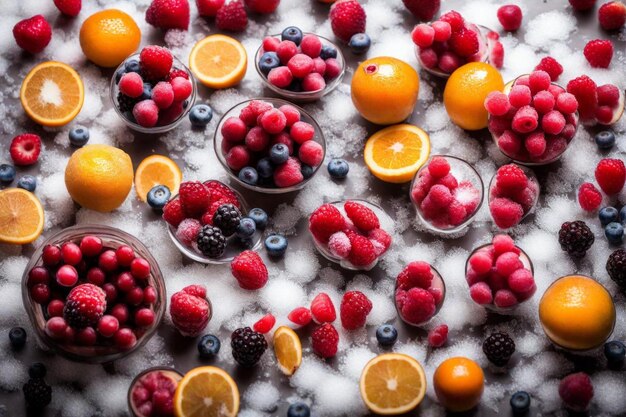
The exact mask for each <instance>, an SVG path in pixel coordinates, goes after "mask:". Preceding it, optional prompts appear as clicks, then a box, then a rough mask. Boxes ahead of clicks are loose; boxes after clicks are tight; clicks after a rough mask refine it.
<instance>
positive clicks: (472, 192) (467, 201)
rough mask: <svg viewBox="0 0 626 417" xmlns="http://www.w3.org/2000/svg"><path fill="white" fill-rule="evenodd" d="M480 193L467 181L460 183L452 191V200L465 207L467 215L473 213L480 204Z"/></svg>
mask: <svg viewBox="0 0 626 417" xmlns="http://www.w3.org/2000/svg"><path fill="white" fill-rule="evenodd" d="M480 198H481V192H480V191H478V189H477V188H476V187H474V184H472V183H471V182H469V181H461V183H459V186H458V187H457V188H456V189H455V190H454V199H455V200H456V201H458V202H459V203H461V204H462V205H463V207H465V211H466V212H467V213H469V214H472V213H474V211H476V209H477V208H478V204H479V203H480Z"/></svg>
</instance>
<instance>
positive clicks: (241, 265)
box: [230, 250, 269, 290]
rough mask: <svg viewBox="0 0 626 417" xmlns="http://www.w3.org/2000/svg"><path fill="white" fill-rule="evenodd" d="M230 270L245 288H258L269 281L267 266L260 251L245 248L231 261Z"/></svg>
mask: <svg viewBox="0 0 626 417" xmlns="http://www.w3.org/2000/svg"><path fill="white" fill-rule="evenodd" d="M230 272H232V274H233V276H234V277H235V279H236V280H237V282H238V283H239V286H240V287H241V288H243V289H244V290H258V289H260V288H263V287H264V286H265V284H266V283H267V279H268V276H269V275H268V272H267V267H266V266H265V264H264V263H263V260H262V259H261V257H260V256H259V254H258V253H256V252H254V251H251V250H245V251H243V252H241V253H240V254H239V255H237V256H236V257H235V258H234V259H233V260H232V262H231V263H230Z"/></svg>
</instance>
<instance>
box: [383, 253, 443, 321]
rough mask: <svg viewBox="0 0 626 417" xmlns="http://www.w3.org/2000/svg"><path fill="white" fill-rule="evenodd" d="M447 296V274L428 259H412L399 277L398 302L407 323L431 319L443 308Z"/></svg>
mask: <svg viewBox="0 0 626 417" xmlns="http://www.w3.org/2000/svg"><path fill="white" fill-rule="evenodd" d="M445 298H446V285H445V283H444V281H443V278H442V277H441V275H440V274H439V272H438V271H437V270H436V269H435V268H433V267H432V266H431V265H430V264H428V263H427V262H423V261H414V262H410V263H409V264H408V265H407V266H406V267H405V268H404V269H403V270H402V271H401V272H400V274H398V276H397V277H396V286H395V293H394V303H395V305H396V310H397V311H398V316H399V317H400V318H401V319H402V321H404V322H405V323H406V324H409V325H411V326H423V325H424V324H426V323H428V322H429V321H430V320H431V319H432V318H433V317H435V315H436V314H437V313H438V312H439V310H441V306H442V305H443V301H444V299H445Z"/></svg>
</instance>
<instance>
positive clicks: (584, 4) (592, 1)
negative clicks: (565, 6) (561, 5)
mask: <svg viewBox="0 0 626 417" xmlns="http://www.w3.org/2000/svg"><path fill="white" fill-rule="evenodd" d="M569 4H571V5H572V8H573V9H574V10H576V11H579V12H584V11H587V10H590V9H592V8H593V6H595V5H596V0H569Z"/></svg>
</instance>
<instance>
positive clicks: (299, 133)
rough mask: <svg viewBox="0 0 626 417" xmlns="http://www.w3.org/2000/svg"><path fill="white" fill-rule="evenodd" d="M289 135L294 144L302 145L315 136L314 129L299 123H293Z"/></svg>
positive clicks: (308, 124)
mask: <svg viewBox="0 0 626 417" xmlns="http://www.w3.org/2000/svg"><path fill="white" fill-rule="evenodd" d="M289 134H291V138H292V139H293V140H294V141H295V142H296V143H298V144H299V145H302V144H303V143H304V142H306V141H308V140H312V139H313V137H314V136H315V128H314V127H313V125H312V124H310V123H307V122H302V121H299V122H295V123H294V124H293V125H292V126H291V129H289Z"/></svg>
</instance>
